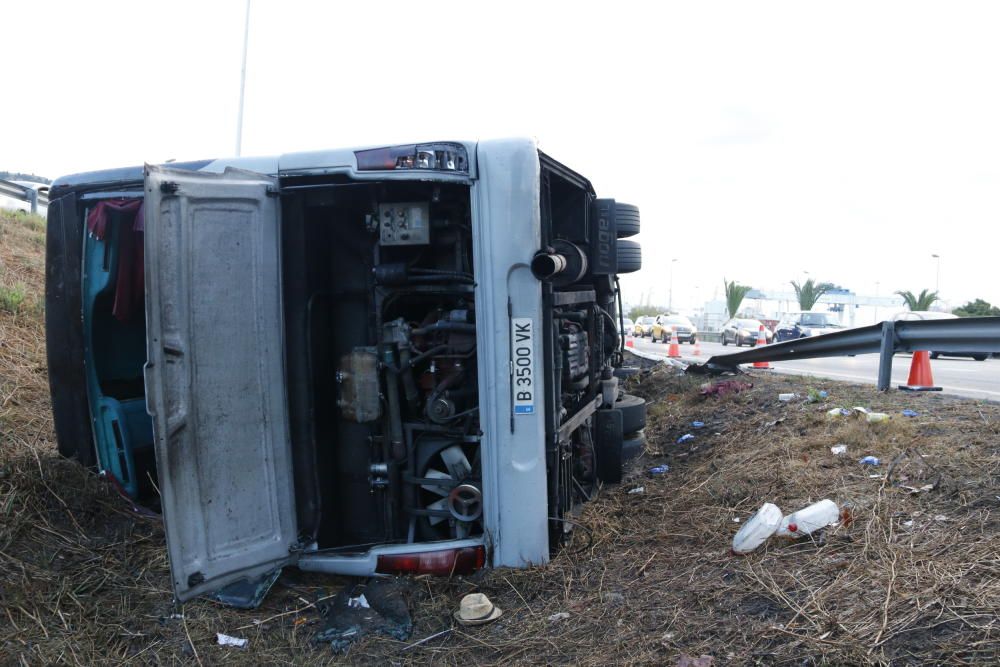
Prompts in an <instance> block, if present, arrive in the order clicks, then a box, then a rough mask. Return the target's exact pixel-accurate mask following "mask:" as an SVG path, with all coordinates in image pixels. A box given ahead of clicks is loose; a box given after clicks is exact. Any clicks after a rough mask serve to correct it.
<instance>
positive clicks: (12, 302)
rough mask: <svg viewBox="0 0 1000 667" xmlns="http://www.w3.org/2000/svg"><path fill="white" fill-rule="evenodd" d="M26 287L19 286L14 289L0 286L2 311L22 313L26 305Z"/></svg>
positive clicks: (0, 307) (0, 308)
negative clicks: (22, 307)
mask: <svg viewBox="0 0 1000 667" xmlns="http://www.w3.org/2000/svg"><path fill="white" fill-rule="evenodd" d="M24 297H25V291H24V285H21V284H17V285H14V286H13V287H2V286H0V311H2V312H7V313H17V312H20V310H21V306H22V305H24Z"/></svg>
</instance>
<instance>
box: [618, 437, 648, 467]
mask: <svg viewBox="0 0 1000 667" xmlns="http://www.w3.org/2000/svg"><path fill="white" fill-rule="evenodd" d="M645 449H646V432H645V431H638V432H636V433H629V434H627V435H626V436H625V437H624V438H622V463H623V464H624V463H628V462H629V461H634V460H635V459H637V458H639V456H641V455H642V452H643V451H644V450H645Z"/></svg>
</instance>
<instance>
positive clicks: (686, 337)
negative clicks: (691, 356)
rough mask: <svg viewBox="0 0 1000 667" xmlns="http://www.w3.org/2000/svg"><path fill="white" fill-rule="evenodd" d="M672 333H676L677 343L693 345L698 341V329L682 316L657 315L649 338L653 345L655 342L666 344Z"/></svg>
mask: <svg viewBox="0 0 1000 667" xmlns="http://www.w3.org/2000/svg"><path fill="white" fill-rule="evenodd" d="M674 331H676V332H677V340H678V342H681V343H690V344H692V345H694V343H695V341H696V340H698V328H697V327H695V325H694V324H693V323H692V322H691V320H689V319H688V318H687V317H685V316H683V315H657V316H656V319H655V320H654V321H653V327H652V332H651V333H650V337H651V338H652V341H653V342H654V343H655V342H656V341H657V340H659V341H660V342H662V343H668V342H670V335H671V333H672V332H674Z"/></svg>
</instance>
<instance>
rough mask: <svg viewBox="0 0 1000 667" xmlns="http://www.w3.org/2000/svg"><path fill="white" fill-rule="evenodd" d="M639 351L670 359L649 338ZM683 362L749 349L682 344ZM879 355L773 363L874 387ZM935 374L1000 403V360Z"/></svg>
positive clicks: (941, 381)
mask: <svg viewBox="0 0 1000 667" xmlns="http://www.w3.org/2000/svg"><path fill="white" fill-rule="evenodd" d="M631 340H634V341H635V349H637V350H639V351H640V352H644V353H646V354H650V355H655V356H659V357H664V358H665V357H666V356H667V347H668V346H667V345H666V344H664V343H653V342H650V340H649V339H648V338H633V339H631ZM680 349H681V357H682V360H683V361H689V362H690V361H694V362H702V361H706V360H707V359H708V358H709V357H711V356H714V355H720V354H729V353H732V352H737V351H743V350H746V349H747V348H746V347H739V348H738V347H736V346H734V345H727V346H723V345H722V344H720V343H702V344H701V356H700V357H695V356H693V352H694V346H693V345H687V344H684V345H681V346H680ZM878 356H879V355H877V354H862V355H858V356H856V357H827V358H824V359H803V360H800V361H781V362H771V367H772V368H773V369H774V370H775V371H776V372H778V373H790V374H793V375H813V376H815V377H822V378H829V379H831V380H843V381H845V382H859V383H864V384H872V385H874V384H875V383H876V382H877V380H878ZM910 359H911V357H910V355H909V354H897V355H896V357H895V359H894V360H893V364H892V385H893V387H895V386H898V385H901V384H906V376H907V374H908V373H909V370H910ZM931 372H932V373H933V375H934V383H935V384H936V385H937V386H939V387H941V388H942V389H943V390H944V391H945V392H947V393H950V394H957V395H960V396H968V397H970V398H979V399H986V400H991V401H1000V359H987V360H986V361H976V360H974V359H971V358H949V359H944V358H940V359H933V360H932V361H931Z"/></svg>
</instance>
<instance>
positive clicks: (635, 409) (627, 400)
mask: <svg viewBox="0 0 1000 667" xmlns="http://www.w3.org/2000/svg"><path fill="white" fill-rule="evenodd" d="M615 409H616V410H621V412H622V433H634V432H635V431H641V430H642V429H644V428H645V427H646V399H644V398H640V397H639V396H633V395H632V394H622V395H621V398H619V399H618V400H617V401H615Z"/></svg>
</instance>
